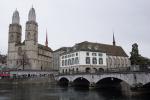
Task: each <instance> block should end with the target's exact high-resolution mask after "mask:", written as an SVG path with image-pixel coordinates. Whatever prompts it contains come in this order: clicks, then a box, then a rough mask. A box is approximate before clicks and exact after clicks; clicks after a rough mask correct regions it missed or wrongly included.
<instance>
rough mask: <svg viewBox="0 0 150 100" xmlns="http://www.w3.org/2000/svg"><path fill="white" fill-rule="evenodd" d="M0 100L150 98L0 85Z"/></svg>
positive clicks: (146, 99)
mask: <svg viewBox="0 0 150 100" xmlns="http://www.w3.org/2000/svg"><path fill="white" fill-rule="evenodd" d="M0 100H150V96H148V95H147V96H146V95H141V96H123V95H122V94H121V93H120V92H117V91H105V90H103V91H97V90H86V89H75V88H73V87H69V88H65V87H59V86H57V85H42V84H41V85H0Z"/></svg>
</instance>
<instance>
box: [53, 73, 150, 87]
mask: <svg viewBox="0 0 150 100" xmlns="http://www.w3.org/2000/svg"><path fill="white" fill-rule="evenodd" d="M106 78H110V79H111V80H112V81H113V79H118V80H120V81H123V82H125V83H127V84H128V85H129V86H131V87H141V86H144V85H147V84H149V83H150V72H111V73H108V72H107V73H106V72H105V73H99V74H98V73H78V74H77V73H76V74H66V75H65V74H62V75H58V76H56V80H57V81H58V82H62V81H61V80H64V81H66V82H65V83H67V82H68V84H69V83H73V82H75V81H76V80H78V79H80V80H82V79H84V80H86V81H87V82H89V86H95V84H97V83H98V82H100V81H102V80H103V79H106Z"/></svg>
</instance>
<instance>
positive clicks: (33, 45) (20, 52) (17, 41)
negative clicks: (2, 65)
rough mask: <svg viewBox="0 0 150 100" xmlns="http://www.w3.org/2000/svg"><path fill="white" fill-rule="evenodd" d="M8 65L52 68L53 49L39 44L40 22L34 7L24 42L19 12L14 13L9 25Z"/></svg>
mask: <svg viewBox="0 0 150 100" xmlns="http://www.w3.org/2000/svg"><path fill="white" fill-rule="evenodd" d="M8 36H9V37H8V38H9V39H8V58H7V66H8V67H9V68H13V69H32V70H50V69H52V50H51V48H49V47H48V46H44V45H41V44H38V23H37V22H36V14H35V10H34V8H31V9H30V11H29V14H28V21H27V22H26V29H25V40H24V41H23V42H22V41H21V37H22V27H21V25H20V17H19V12H18V11H17V10H16V11H15V12H14V13H13V17H12V23H11V24H10V25H9V35H8Z"/></svg>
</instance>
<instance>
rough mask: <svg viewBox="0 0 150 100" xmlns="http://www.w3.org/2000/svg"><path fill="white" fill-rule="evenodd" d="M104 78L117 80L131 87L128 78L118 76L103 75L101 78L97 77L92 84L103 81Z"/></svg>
mask: <svg viewBox="0 0 150 100" xmlns="http://www.w3.org/2000/svg"><path fill="white" fill-rule="evenodd" d="M106 78H112V79H113V78H114V79H118V80H121V81H123V82H125V83H127V84H128V85H129V86H132V85H133V83H132V81H131V80H130V79H129V78H128V77H123V76H121V75H120V76H119V75H103V76H101V77H99V78H98V77H97V78H95V80H94V83H97V82H99V81H101V80H103V79H106Z"/></svg>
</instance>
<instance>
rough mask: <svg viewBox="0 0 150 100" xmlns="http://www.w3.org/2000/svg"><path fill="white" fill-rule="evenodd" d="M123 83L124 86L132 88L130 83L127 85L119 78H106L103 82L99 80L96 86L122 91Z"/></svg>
mask: <svg viewBox="0 0 150 100" xmlns="http://www.w3.org/2000/svg"><path fill="white" fill-rule="evenodd" d="M121 82H124V83H123V84H124V85H125V84H126V85H127V86H130V85H129V84H128V83H126V82H125V81H123V80H121V79H118V78H114V77H106V78H103V79H101V80H99V81H98V82H97V83H96V84H95V86H96V88H111V89H119V90H120V89H121V87H122V85H121Z"/></svg>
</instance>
